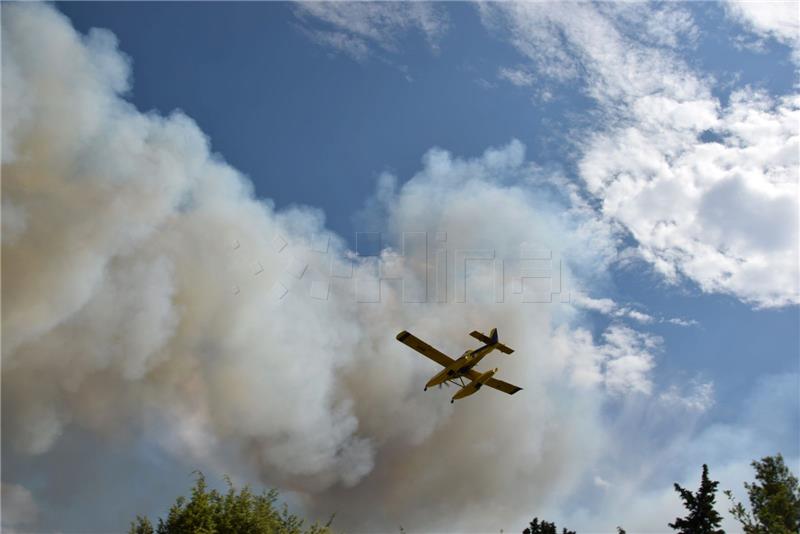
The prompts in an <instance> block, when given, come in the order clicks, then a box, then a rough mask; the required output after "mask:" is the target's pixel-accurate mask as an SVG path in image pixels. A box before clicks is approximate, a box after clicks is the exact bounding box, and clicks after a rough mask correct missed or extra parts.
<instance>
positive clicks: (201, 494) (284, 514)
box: [128, 472, 333, 534]
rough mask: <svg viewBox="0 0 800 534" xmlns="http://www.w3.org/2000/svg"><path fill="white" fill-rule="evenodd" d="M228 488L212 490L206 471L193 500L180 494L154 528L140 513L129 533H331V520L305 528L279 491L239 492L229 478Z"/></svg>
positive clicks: (194, 489)
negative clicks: (280, 505)
mask: <svg viewBox="0 0 800 534" xmlns="http://www.w3.org/2000/svg"><path fill="white" fill-rule="evenodd" d="M225 482H226V483H227V485H228V491H227V492H225V493H224V494H223V493H220V492H218V491H217V490H211V491H209V490H208V488H207V486H206V479H205V477H204V476H203V474H202V473H199V472H198V473H197V480H196V481H195V485H194V487H193V488H192V496H191V498H190V499H188V500H187V499H186V498H185V497H182V496H181V497H178V499H177V500H176V501H175V504H173V505H172V507H171V508H170V509H169V513H168V514H167V517H166V519H159V520H158V528H156V529H154V528H153V525H152V523H151V522H150V520H149V519H148V518H147V517H143V516H136V520H135V521H133V522H132V523H131V527H130V530H128V534H189V533H191V534H238V533H242V532H247V533H248V534H250V533H252V534H330V532H331V531H330V529H329V528H328V527H330V523H331V521H332V520H333V517H331V521H328V524H326V525H325V526H319V525H317V524H313V525H311V526H310V527H309V528H307V529H304V528H303V520H302V519H300V518H299V517H297V516H295V515H292V514H290V513H289V511H288V509H287V507H286V505H285V504H284V505H283V508H282V509H281V510H280V511H278V509H277V507H276V505H275V503H276V501H277V499H278V492H277V490H274V489H273V490H270V491H268V492H263V493H261V494H260V495H256V494H254V493H252V492H251V491H250V488H248V487H247V486H245V487H244V488H242V489H241V490H240V491H238V492H237V491H236V488H234V487H233V483H232V482H231V480H230V478H228V477H225Z"/></svg>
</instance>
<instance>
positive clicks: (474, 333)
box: [469, 330, 514, 354]
mask: <svg viewBox="0 0 800 534" xmlns="http://www.w3.org/2000/svg"><path fill="white" fill-rule="evenodd" d="M469 335H471V336H472V337H474V338H475V339H477V340H478V341H480V342H482V343H486V344H487V345H494V348H496V349H497V350H499V351H500V352H504V353H506V354H511V353H512V352H514V349H512V348H510V347H507V346H505V345H503V344H502V343H497V339H494V340H492V338H490V337H489V336H487V335H486V334H481V333H480V332H478V331H477V330H473V331H472V332H470V333H469Z"/></svg>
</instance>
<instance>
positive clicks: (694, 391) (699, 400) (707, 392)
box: [659, 380, 714, 413]
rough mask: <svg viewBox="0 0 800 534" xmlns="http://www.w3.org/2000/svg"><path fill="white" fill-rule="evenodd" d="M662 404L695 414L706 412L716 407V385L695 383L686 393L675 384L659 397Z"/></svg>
mask: <svg viewBox="0 0 800 534" xmlns="http://www.w3.org/2000/svg"><path fill="white" fill-rule="evenodd" d="M659 400H661V402H663V403H665V404H668V405H670V406H677V407H682V408H684V409H686V410H690V411H694V412H700V413H702V412H706V411H708V409H709V408H711V407H712V406H713V405H714V383H713V382H700V381H697V380H695V381H693V382H692V384H691V390H690V391H689V392H684V391H682V390H681V388H680V387H678V386H677V385H675V384H673V385H672V386H670V387H669V388H668V389H667V390H666V391H665V392H663V393H661V395H659Z"/></svg>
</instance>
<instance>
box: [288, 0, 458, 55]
mask: <svg viewBox="0 0 800 534" xmlns="http://www.w3.org/2000/svg"><path fill="white" fill-rule="evenodd" d="M295 13H296V14H297V16H298V17H299V18H300V20H301V21H303V22H304V23H305V26H304V28H303V29H304V33H306V34H307V35H308V36H309V37H310V38H311V39H312V40H313V41H315V42H317V43H318V44H320V45H323V46H328V47H330V48H332V49H333V50H335V51H339V52H342V53H345V54H347V55H349V56H350V57H352V58H353V59H355V60H358V61H363V60H365V59H367V58H368V57H369V56H370V55H371V54H373V53H374V52H375V49H376V48H377V49H378V50H381V51H383V52H390V53H394V52H397V50H398V47H399V41H400V38H401V36H403V35H404V34H406V33H407V32H409V31H411V30H415V31H418V32H420V33H421V34H422V35H423V36H424V37H425V39H426V40H427V42H428V44H429V45H430V47H431V48H432V49H433V50H437V49H438V43H439V40H440V39H441V37H442V35H444V33H445V32H446V31H447V27H448V17H447V13H446V11H445V10H444V9H443V8H441V7H440V6H437V5H436V4H431V3H425V2H413V3H409V4H402V3H395V2H377V3H370V2H300V3H298V4H297V5H296V6H295ZM320 26H322V27H320Z"/></svg>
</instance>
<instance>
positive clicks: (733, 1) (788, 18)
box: [726, 0, 800, 61]
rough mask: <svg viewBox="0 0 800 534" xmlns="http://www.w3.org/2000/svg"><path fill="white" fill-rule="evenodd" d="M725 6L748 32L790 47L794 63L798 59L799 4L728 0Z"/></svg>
mask: <svg viewBox="0 0 800 534" xmlns="http://www.w3.org/2000/svg"><path fill="white" fill-rule="evenodd" d="M726 6H727V11H728V13H729V14H730V15H731V16H732V17H733V18H735V19H736V20H738V21H739V22H741V23H742V24H743V25H744V26H745V27H747V28H748V29H749V30H750V31H752V32H754V33H756V34H759V35H761V36H764V37H772V38H774V39H776V40H778V41H780V42H782V43H784V44H786V45H788V46H790V47H792V48H793V49H794V58H795V61H797V60H798V58H800V55H798V54H800V3H798V2H797V1H794V0H788V1H763V2H754V1H752V0H728V2H727V4H726Z"/></svg>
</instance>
